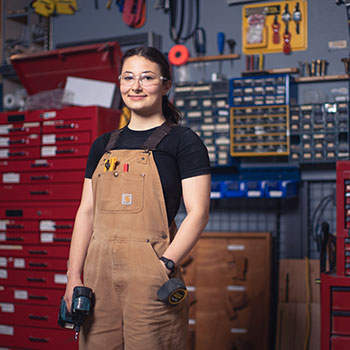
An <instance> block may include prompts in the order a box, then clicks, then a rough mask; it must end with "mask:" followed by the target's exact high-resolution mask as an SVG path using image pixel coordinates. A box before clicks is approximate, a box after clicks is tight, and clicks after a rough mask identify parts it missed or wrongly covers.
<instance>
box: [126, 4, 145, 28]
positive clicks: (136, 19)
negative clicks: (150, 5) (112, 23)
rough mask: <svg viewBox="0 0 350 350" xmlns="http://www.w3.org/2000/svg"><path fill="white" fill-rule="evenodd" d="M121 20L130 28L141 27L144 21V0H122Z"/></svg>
mask: <svg viewBox="0 0 350 350" xmlns="http://www.w3.org/2000/svg"><path fill="white" fill-rule="evenodd" d="M122 18H123V21H124V22H125V23H126V24H127V25H128V26H129V27H131V28H141V27H142V26H143V25H144V24H145V22H146V0H124V4H123V13H122Z"/></svg>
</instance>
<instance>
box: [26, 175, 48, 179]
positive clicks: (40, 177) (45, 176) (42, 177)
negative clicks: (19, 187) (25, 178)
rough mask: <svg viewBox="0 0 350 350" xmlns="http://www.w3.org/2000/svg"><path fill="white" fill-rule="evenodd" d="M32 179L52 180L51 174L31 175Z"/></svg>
mask: <svg viewBox="0 0 350 350" xmlns="http://www.w3.org/2000/svg"><path fill="white" fill-rule="evenodd" d="M30 179H31V180H50V176H49V175H44V176H31V177H30Z"/></svg>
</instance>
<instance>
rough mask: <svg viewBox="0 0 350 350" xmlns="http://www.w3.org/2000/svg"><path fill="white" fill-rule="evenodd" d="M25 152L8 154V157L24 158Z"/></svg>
mask: <svg viewBox="0 0 350 350" xmlns="http://www.w3.org/2000/svg"><path fill="white" fill-rule="evenodd" d="M25 154H26V153H25V152H24V151H21V152H9V156H10V157H19V156H25Z"/></svg>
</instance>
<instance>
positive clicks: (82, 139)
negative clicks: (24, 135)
mask: <svg viewBox="0 0 350 350" xmlns="http://www.w3.org/2000/svg"><path fill="white" fill-rule="evenodd" d="M92 141H93V140H92V139H91V134H90V132H88V131H86V132H74V131H71V132H65V133H61V134H56V133H55V134H45V135H42V138H41V142H42V144H43V145H69V144H74V145H78V144H87V145H89V146H90V144H91V142H92Z"/></svg>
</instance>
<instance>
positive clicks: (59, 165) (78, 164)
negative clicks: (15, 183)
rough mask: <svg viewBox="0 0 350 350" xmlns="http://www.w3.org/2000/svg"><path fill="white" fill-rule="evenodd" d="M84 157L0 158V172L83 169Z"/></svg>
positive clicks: (84, 164)
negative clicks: (9, 159) (18, 159)
mask: <svg viewBox="0 0 350 350" xmlns="http://www.w3.org/2000/svg"><path fill="white" fill-rule="evenodd" d="M85 166H86V157H84V158H74V159H52V158H48V159H35V160H28V161H26V160H24V161H16V160H14V161H12V160H11V161H8V160H6V161H2V160H0V173H4V172H21V173H22V172H24V171H41V170H44V171H57V170H69V171H71V170H85Z"/></svg>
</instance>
